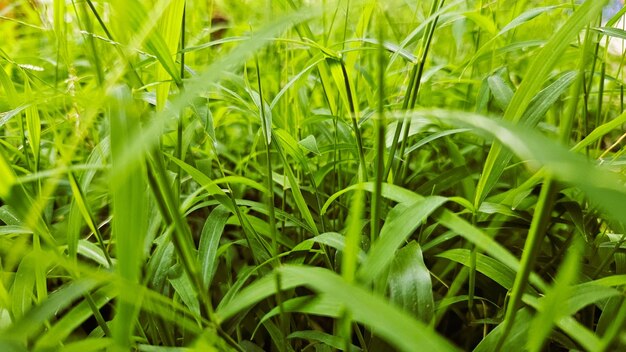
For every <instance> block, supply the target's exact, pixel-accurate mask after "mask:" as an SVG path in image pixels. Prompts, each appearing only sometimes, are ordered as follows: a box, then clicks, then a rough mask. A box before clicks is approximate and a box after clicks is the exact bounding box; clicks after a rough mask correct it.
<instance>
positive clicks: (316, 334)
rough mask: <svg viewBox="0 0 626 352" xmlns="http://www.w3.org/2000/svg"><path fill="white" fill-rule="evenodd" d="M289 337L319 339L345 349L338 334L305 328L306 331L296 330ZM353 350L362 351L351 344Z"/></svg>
mask: <svg viewBox="0 0 626 352" xmlns="http://www.w3.org/2000/svg"><path fill="white" fill-rule="evenodd" d="M287 338H288V339H296V338H297V339H304V340H307V341H318V342H321V343H323V344H325V345H327V346H330V347H332V348H335V349H338V350H340V351H344V350H345V347H346V346H345V344H344V340H343V339H342V338H341V337H339V336H336V335H331V334H327V333H325V332H322V331H316V330H305V331H294V332H292V333H291V334H289V336H287ZM350 350H351V351H361V349H360V348H358V347H357V346H354V345H351V346H350Z"/></svg>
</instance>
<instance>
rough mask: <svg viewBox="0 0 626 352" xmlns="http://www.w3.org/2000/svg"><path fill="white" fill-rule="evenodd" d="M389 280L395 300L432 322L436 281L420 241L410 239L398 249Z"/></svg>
mask: <svg viewBox="0 0 626 352" xmlns="http://www.w3.org/2000/svg"><path fill="white" fill-rule="evenodd" d="M388 281H389V294H390V298H391V300H392V301H393V302H395V303H397V304H398V305H399V306H400V307H402V308H403V309H404V310H405V311H406V312H409V313H412V314H413V315H414V316H415V317H417V318H418V319H419V320H421V321H422V322H424V323H426V324H428V323H430V321H431V320H432V318H433V316H434V311H435V303H434V300H433V290H432V283H431V280H430V271H429V270H428V268H427V267H426V264H424V257H423V256H422V250H421V248H420V246H419V244H417V242H414V241H413V242H411V243H409V244H408V245H406V246H404V247H403V248H401V249H400V250H399V251H398V252H397V253H396V256H395V258H394V259H393V262H392V263H391V268H390V270H389V278H388Z"/></svg>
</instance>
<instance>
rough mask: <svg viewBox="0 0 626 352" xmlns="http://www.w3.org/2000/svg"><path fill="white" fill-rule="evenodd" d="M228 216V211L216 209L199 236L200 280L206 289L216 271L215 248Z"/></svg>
mask: <svg viewBox="0 0 626 352" xmlns="http://www.w3.org/2000/svg"><path fill="white" fill-rule="evenodd" d="M230 214H231V213H230V211H228V209H226V208H225V207H224V206H221V205H220V206H218V207H216V208H215V209H213V211H211V214H209V216H208V217H207V219H206V221H205V222H204V226H203V228H202V233H201V234H200V245H199V247H198V259H199V261H200V271H201V273H202V280H203V282H204V284H205V285H206V286H205V288H206V289H208V288H209V287H210V285H211V282H212V281H213V276H214V275H215V271H216V270H217V248H218V247H219V244H220V238H221V237H222V233H223V232H224V226H226V221H227V220H228V218H229V217H230Z"/></svg>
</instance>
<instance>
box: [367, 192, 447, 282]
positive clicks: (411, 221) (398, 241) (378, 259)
mask: <svg viewBox="0 0 626 352" xmlns="http://www.w3.org/2000/svg"><path fill="white" fill-rule="evenodd" d="M446 201H447V199H446V198H444V197H438V196H432V197H427V198H424V199H421V200H418V201H416V202H412V203H401V204H398V205H396V206H395V207H394V209H393V210H392V211H391V212H390V213H389V215H388V216H387V219H386V220H385V224H384V225H383V228H382V229H381V231H380V237H379V239H378V240H377V241H376V242H374V243H373V244H372V248H371V249H370V251H369V253H368V255H367V259H366V260H365V262H364V263H363V265H361V267H360V268H359V271H358V277H359V278H360V279H361V280H363V281H364V282H372V281H373V280H374V279H376V278H377V277H378V275H380V274H381V273H382V272H383V271H384V270H385V269H386V268H387V267H388V266H389V264H391V262H392V261H393V259H394V257H395V253H396V250H397V249H398V248H399V247H400V246H401V245H402V243H403V242H404V241H405V240H406V239H407V238H409V236H411V234H412V233H413V231H415V229H416V228H417V227H418V226H419V225H421V224H422V223H423V222H424V221H425V220H426V218H427V217H428V216H429V215H430V214H432V213H433V212H434V211H435V210H437V209H438V208H439V207H441V206H442V205H443V204H444V203H445V202H446Z"/></svg>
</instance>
